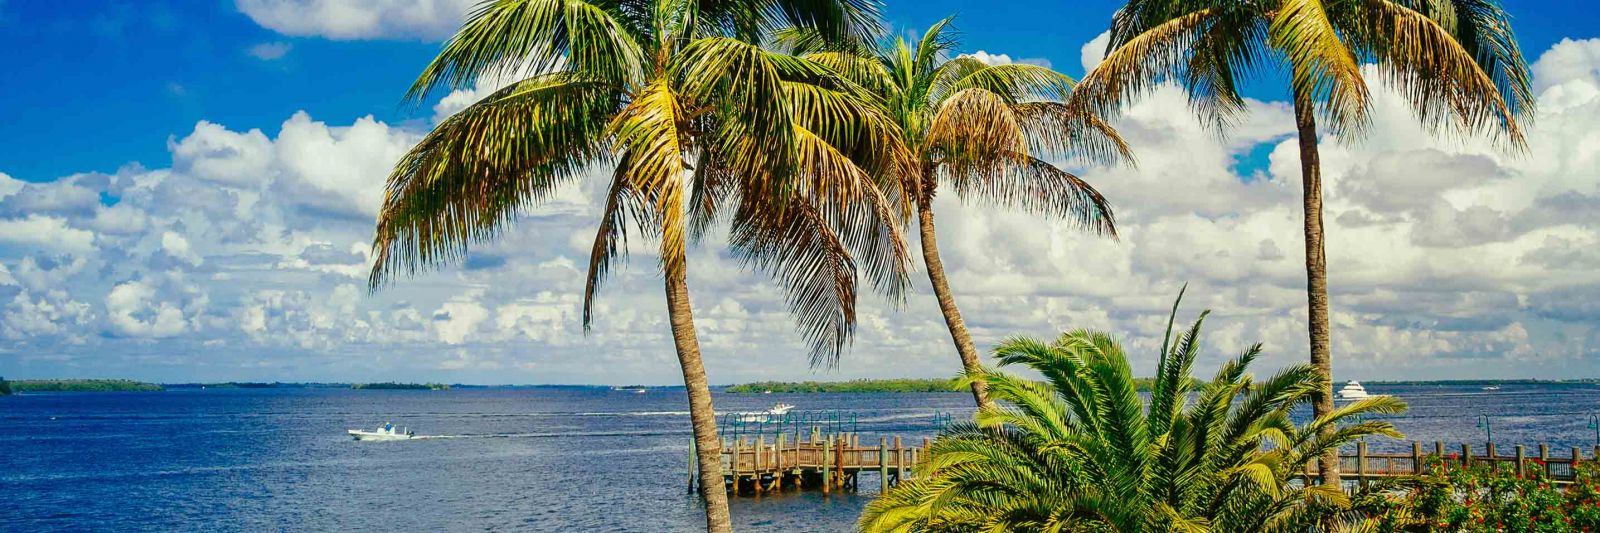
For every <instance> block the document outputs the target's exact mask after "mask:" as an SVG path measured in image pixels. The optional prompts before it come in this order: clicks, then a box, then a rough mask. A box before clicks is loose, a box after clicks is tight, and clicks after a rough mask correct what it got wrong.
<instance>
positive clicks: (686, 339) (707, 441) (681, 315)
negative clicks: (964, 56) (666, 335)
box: [665, 267, 733, 533]
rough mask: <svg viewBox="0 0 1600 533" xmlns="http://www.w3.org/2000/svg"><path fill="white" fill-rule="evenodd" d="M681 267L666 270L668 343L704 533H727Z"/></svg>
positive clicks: (707, 390) (718, 455) (717, 441)
mask: <svg viewBox="0 0 1600 533" xmlns="http://www.w3.org/2000/svg"><path fill="white" fill-rule="evenodd" d="M684 270H685V269H684V268H681V267H680V268H668V269H666V273H665V274H666V278H667V279H666V281H667V283H666V285H667V316H668V317H669V319H670V320H671V322H672V342H673V344H674V345H675V346H676V347H677V349H678V364H679V365H680V366H682V367H683V386H684V388H685V389H687V390H688V392H689V420H690V423H691V424H692V425H693V426H694V445H695V454H696V455H695V457H696V459H697V462H698V463H699V466H700V483H699V486H700V497H701V498H703V499H704V500H705V504H706V531H708V532H711V533H730V532H732V531H733V521H732V519H731V518H730V517H729V515H728V493H727V492H725V491H724V489H723V485H722V439H721V438H719V437H717V415H716V412H715V411H713V410H712V407H711V387H710V386H709V385H708V384H707V382H706V368H705V365H704V364H703V363H701V361H700V341H699V339H697V338H695V334H694V315H693V314H692V313H691V312H690V309H689V282H688V280H687V273H686V272H684Z"/></svg>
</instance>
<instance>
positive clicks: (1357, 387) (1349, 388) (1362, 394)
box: [1338, 380, 1372, 401]
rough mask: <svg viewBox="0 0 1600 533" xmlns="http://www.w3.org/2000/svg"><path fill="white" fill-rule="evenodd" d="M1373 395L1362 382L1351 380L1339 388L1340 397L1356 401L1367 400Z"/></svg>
mask: <svg viewBox="0 0 1600 533" xmlns="http://www.w3.org/2000/svg"><path fill="white" fill-rule="evenodd" d="M1371 396H1372V395H1370V394H1367V389H1366V388H1364V387H1362V386H1361V383H1360V382H1358V381H1355V380H1350V382H1348V383H1345V384H1344V387H1341V388H1340V389H1339V396H1338V399H1340V400H1350V401H1354V400H1365V399H1367V398H1369V397H1371Z"/></svg>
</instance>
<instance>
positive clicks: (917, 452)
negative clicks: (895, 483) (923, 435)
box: [907, 448, 922, 478]
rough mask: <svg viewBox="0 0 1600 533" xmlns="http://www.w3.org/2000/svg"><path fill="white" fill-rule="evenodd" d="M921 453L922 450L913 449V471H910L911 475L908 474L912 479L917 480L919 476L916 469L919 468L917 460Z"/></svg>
mask: <svg viewBox="0 0 1600 533" xmlns="http://www.w3.org/2000/svg"><path fill="white" fill-rule="evenodd" d="M921 451H922V450H921V449H920V448H912V449H911V470H909V471H908V472H909V474H907V475H909V476H911V477H912V478H915V477H916V476H917V470H916V468H917V459H918V457H917V455H918V454H919V453H920V452H921Z"/></svg>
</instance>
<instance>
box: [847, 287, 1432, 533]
mask: <svg viewBox="0 0 1600 533" xmlns="http://www.w3.org/2000/svg"><path fill="white" fill-rule="evenodd" d="M1173 312H1174V315H1176V312H1177V306H1176V305H1174V308H1173ZM1204 319H1205V314H1204V313H1202V314H1201V316H1200V319H1199V320H1197V321H1196V322H1195V323H1194V325H1193V326H1192V327H1190V328H1189V329H1188V330H1187V331H1184V332H1183V333H1182V334H1181V335H1178V336H1173V334H1172V328H1171V326H1170V325H1169V326H1168V332H1167V337H1166V338H1167V339H1168V342H1167V346H1166V347H1165V348H1164V349H1163V350H1162V351H1161V353H1159V354H1158V364H1157V367H1156V368H1157V372H1156V377H1155V381H1154V382H1153V383H1152V386H1151V393H1150V402H1149V405H1148V406H1147V405H1145V404H1144V403H1143V402H1142V401H1141V400H1140V397H1139V395H1138V393H1137V388H1136V387H1135V386H1134V380H1133V378H1132V375H1131V370H1130V367H1129V364H1128V359H1127V357H1126V356H1125V355H1124V354H1123V351H1122V346H1121V345H1120V344H1118V343H1117V341H1116V340H1115V339H1113V338H1112V337H1111V336H1110V335H1107V334H1105V333H1100V332H1094V331H1084V330H1078V331H1071V332H1068V333H1066V334H1063V335H1062V336H1060V337H1059V338H1057V339H1056V340H1054V341H1043V340H1038V339H1031V338H1024V337H1016V338H1011V339H1008V340H1006V341H1005V342H1003V343H1002V344H1001V345H1000V346H999V347H998V348H997V349H996V350H995V356H996V358H998V359H999V361H1000V363H1001V364H1002V365H1023V366H1026V367H1028V368H1030V369H1032V370H1033V371H1035V372H1037V373H1038V374H1039V375H1041V376H1043V377H1044V380H1043V381H1034V380H1029V379H1024V378H1021V377H1018V376H1014V375H1011V374H1007V373H1003V372H999V371H994V370H985V371H984V372H982V373H981V374H979V375H974V376H970V377H969V378H968V379H974V380H979V379H981V380H984V381H985V382H986V383H987V384H988V385H989V392H990V394H991V395H993V398H994V399H996V400H999V401H1001V402H1002V404H1001V405H999V406H996V407H986V408H983V409H981V410H980V411H979V412H978V414H977V416H976V418H975V420H974V421H973V422H970V423H964V424H956V425H954V426H952V427H951V428H950V429H948V430H946V431H945V432H944V433H943V434H941V435H940V436H939V438H938V439H937V440H936V441H935V442H934V443H933V445H932V448H931V450H930V451H929V454H928V456H927V457H926V458H924V462H923V463H922V464H920V465H918V468H919V470H918V472H919V476H918V477H917V478H916V479H914V480H910V481H907V482H905V483H902V484H900V485H899V486H897V487H896V488H895V489H894V490H892V491H890V492H889V493H888V494H886V495H885V496H883V497H881V498H879V499H878V500H877V501H874V502H873V503H872V504H870V505H869V506H868V507H867V510H866V512H865V513H864V514H863V515H862V517H861V522H860V526H861V528H862V529H863V530H865V531H912V530H916V531H979V530H983V531H1012V530H1015V531H1120V532H1146V531H1148V532H1155V531H1306V530H1308V529H1310V528H1311V527H1312V526H1313V525H1314V524H1316V523H1317V522H1318V521H1319V520H1320V519H1322V518H1324V517H1326V516H1328V515H1327V514H1326V513H1329V512H1338V511H1340V510H1342V509H1344V508H1346V507H1347V506H1348V504H1349V501H1348V500H1347V498H1346V496H1345V494H1344V492H1343V491H1341V490H1339V488H1338V487H1332V486H1320V485H1314V486H1309V487H1307V486H1304V485H1303V484H1301V483H1299V482H1298V481H1297V480H1298V479H1299V478H1300V477H1301V475H1302V474H1301V473H1302V472H1303V471H1304V469H1305V467H1306V465H1307V464H1308V463H1309V462H1311V461H1314V460H1316V458H1317V457H1318V456H1320V455H1322V454H1323V453H1324V452H1325V451H1328V450H1335V449H1337V448H1338V447H1340V446H1341V445H1344V444H1346V443H1350V442H1353V441H1355V440H1356V439H1359V438H1361V437H1365V436H1379V435H1382V436H1390V437H1399V433H1398V432H1397V431H1395V429H1394V427H1393V426H1392V425H1391V424H1389V423H1388V422H1384V421H1380V420H1374V419H1372V418H1370V415H1381V414H1390V413H1398V412H1401V411H1404V410H1405V404H1404V403H1402V402H1401V401H1399V400H1397V399H1394V398H1391V397H1373V398H1369V399H1366V400H1361V401H1358V402H1354V403H1351V404H1349V405H1346V406H1343V407H1341V408H1339V409H1336V410H1335V411H1334V412H1333V413H1331V414H1329V415H1327V416H1325V417H1321V418H1318V419H1315V420H1313V421H1310V422H1307V423H1305V424H1301V425H1296V424H1294V423H1293V421H1292V420H1291V419H1290V416H1289V415H1290V412H1291V411H1293V410H1295V409H1297V408H1304V407H1306V406H1308V405H1309V404H1310V402H1311V400H1312V395H1313V394H1315V392H1316V391H1318V390H1320V389H1321V388H1322V387H1324V386H1325V385H1326V384H1325V383H1324V382H1323V381H1322V378H1320V377H1319V376H1318V375H1317V373H1316V371H1315V369H1314V368H1312V367H1311V366H1310V365H1294V366H1289V367H1287V368H1284V369H1282V370H1281V371H1279V372H1278V373H1277V374H1275V375H1272V376H1270V377H1267V378H1266V379H1259V380H1258V379H1257V378H1255V377H1254V376H1252V375H1251V374H1249V373H1248V372H1247V370H1248V367H1249V365H1250V363H1251V362H1252V361H1254V360H1255V359H1256V358H1257V357H1258V356H1259V355H1260V353H1261V351H1260V346H1255V347H1252V348H1250V349H1249V350H1247V351H1245V353H1244V354H1242V355H1240V356H1239V357H1238V358H1236V359H1233V360H1231V361H1229V362H1227V363H1225V364H1223V365H1222V368H1221V369H1220V370H1218V371H1217V374H1216V377H1215V378H1214V379H1213V380H1212V381H1211V382H1210V383H1206V384H1203V385H1201V384H1198V383H1197V382H1195V381H1194V380H1192V379H1190V377H1189V372H1190V368H1191V366H1192V365H1193V363H1194V360H1195V357H1196V355H1197V354H1198V352H1199V342H1200V330H1201V324H1202V322H1203V321H1204ZM1169 324H1170V323H1169ZM1361 416H1368V417H1369V418H1368V419H1367V421H1364V422H1363V421H1358V420H1359V419H1358V418H1357V417H1361ZM1325 428H1331V429H1333V430H1334V431H1332V432H1331V433H1330V434H1329V435H1320V434H1319V433H1320V432H1321V430H1323V429H1325ZM924 472H925V474H923V473H924ZM1291 480H1296V481H1295V482H1291Z"/></svg>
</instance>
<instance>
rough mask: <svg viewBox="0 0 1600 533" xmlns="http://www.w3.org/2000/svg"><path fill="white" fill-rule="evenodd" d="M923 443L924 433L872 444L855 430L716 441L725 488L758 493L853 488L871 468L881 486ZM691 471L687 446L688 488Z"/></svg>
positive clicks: (907, 474)
mask: <svg viewBox="0 0 1600 533" xmlns="http://www.w3.org/2000/svg"><path fill="white" fill-rule="evenodd" d="M927 448H928V439H927V438H923V439H922V443H921V445H919V446H907V445H905V443H904V442H903V441H902V440H901V439H900V437H894V438H892V439H891V438H889V437H878V442H877V443H876V444H874V445H867V446H863V445H862V444H861V436H860V435H859V434H853V433H841V434H834V435H821V434H819V433H817V432H812V433H811V434H810V435H806V434H799V435H796V434H794V433H780V434H777V435H775V436H774V437H773V439H772V440H768V439H767V436H765V435H763V436H759V437H756V438H755V439H754V440H753V441H752V440H750V439H748V438H738V439H729V440H727V441H724V442H723V443H722V472H723V476H722V477H723V480H722V481H723V487H724V488H725V490H727V491H728V492H729V493H730V494H735V495H758V496H759V495H761V494H765V493H770V492H781V491H784V490H789V489H793V490H815V489H820V490H822V492H823V493H829V492H833V491H854V490H857V489H859V488H860V486H861V485H860V480H861V474H862V473H863V472H869V473H872V472H875V473H876V477H877V479H878V484H879V491H880V492H886V491H888V490H889V487H891V486H893V485H895V484H898V483H899V482H900V481H901V480H903V479H910V478H911V476H912V475H913V474H912V468H913V466H915V465H916V464H917V461H918V460H919V459H920V458H921V457H922V456H923V455H925V454H926V450H927ZM696 471H697V470H696V467H695V464H694V453H693V449H692V448H691V450H690V461H689V491H690V492H693V491H694V490H695V483H696V479H695V477H696V476H695V473H696Z"/></svg>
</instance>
